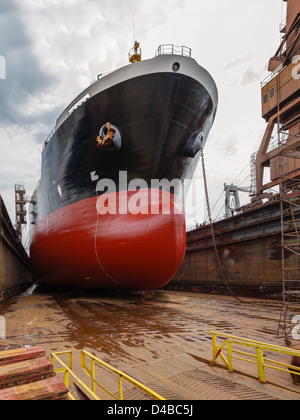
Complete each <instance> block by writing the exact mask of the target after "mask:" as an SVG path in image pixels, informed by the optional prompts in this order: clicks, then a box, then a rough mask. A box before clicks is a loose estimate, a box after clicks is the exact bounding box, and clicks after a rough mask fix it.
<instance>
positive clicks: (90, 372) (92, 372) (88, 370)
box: [51, 350, 165, 400]
mask: <svg viewBox="0 0 300 420" xmlns="http://www.w3.org/2000/svg"><path fill="white" fill-rule="evenodd" d="M65 355H67V356H68V363H67V364H66V363H65V362H63V361H62V360H61V358H60V357H59V356H65ZM86 358H89V360H90V367H88V366H87V364H86ZM54 361H57V362H58V363H59V364H60V365H61V366H62V367H61V368H57V369H55V373H63V374H64V383H65V385H66V387H67V388H68V389H69V390H70V376H72V378H73V380H74V381H75V383H76V382H77V383H78V384H79V385H81V387H82V389H83V392H86V393H87V395H88V396H90V397H92V398H93V399H95V400H101V398H100V397H99V396H98V395H97V393H96V386H98V387H99V388H100V389H101V390H102V391H105V393H107V394H108V395H109V396H110V397H112V398H113V399H115V400H123V399H124V398H123V384H122V380H125V381H127V382H128V383H130V384H131V385H133V386H134V387H136V388H138V389H139V390H140V391H142V392H144V393H145V394H147V395H148V396H149V397H151V398H153V399H155V400H165V398H163V397H161V396H160V395H159V394H157V393H156V392H154V391H152V390H151V389H149V388H148V387H146V386H145V385H143V384H142V383H140V382H138V381H137V380H136V379H134V378H131V377H130V376H129V375H127V374H126V373H123V372H121V371H120V370H118V369H115V368H114V367H113V366H110V365H109V364H108V363H106V362H104V361H103V360H100V359H98V358H97V357H96V356H94V355H93V354H91V353H89V352H87V351H85V350H82V351H81V353H80V367H81V369H82V370H83V371H84V372H85V374H87V376H88V377H89V378H90V379H91V383H92V387H91V388H89V387H88V386H87V385H86V384H85V383H84V382H83V381H82V380H81V379H80V378H79V377H78V375H76V374H75V373H74V372H73V370H72V367H73V356H72V352H71V351H64V352H59V353H52V354H51V362H52V364H53V365H54ZM97 364H98V365H100V366H102V367H103V368H105V369H106V370H108V371H110V372H112V373H114V374H115V375H117V379H118V393H119V395H118V396H117V395H115V394H114V393H113V392H111V391H110V390H108V389H107V388H106V387H105V386H104V385H103V384H101V383H100V382H99V381H98V380H97V379H96V365H97ZM69 397H70V399H71V400H75V399H76V398H75V397H74V396H73V395H72V393H71V392H69Z"/></svg>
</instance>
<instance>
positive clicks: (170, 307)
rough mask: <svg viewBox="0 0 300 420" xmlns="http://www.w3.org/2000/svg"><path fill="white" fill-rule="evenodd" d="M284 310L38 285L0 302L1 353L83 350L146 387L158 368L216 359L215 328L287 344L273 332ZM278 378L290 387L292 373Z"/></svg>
mask: <svg viewBox="0 0 300 420" xmlns="http://www.w3.org/2000/svg"><path fill="white" fill-rule="evenodd" d="M279 314H280V304H279V302H268V301H267V302H263V301H259V302H258V301H253V300H249V303H247V304H245V303H240V302H238V301H236V300H235V299H234V298H231V297H222V296H221V297H218V296H207V295H200V294H192V293H181V292H171V291H158V292H156V299H155V301H146V302H140V301H135V300H133V299H130V298H122V297H116V296H115V295H114V294H113V293H111V294H110V293H101V292H99V291H98V292H89V293H84V294H82V295H81V294H79V292H78V293H70V292H68V291H64V292H45V291H43V290H40V289H39V288H35V289H34V288H33V289H31V290H28V291H27V292H25V293H24V294H22V295H21V296H18V297H15V298H13V299H11V300H10V301H8V302H5V303H2V304H0V315H1V316H3V317H4V318H5V322H6V339H5V340H0V350H7V349H12V348H16V347H23V346H33V345H40V346H42V347H44V348H45V350H46V352H47V354H48V355H49V354H50V353H52V352H58V351H65V350H72V351H74V352H75V353H76V352H79V350H83V349H84V350H87V351H89V352H91V353H93V354H94V355H96V356H97V357H98V358H100V359H102V360H104V361H105V362H107V363H109V364H111V365H113V366H114V367H116V368H118V369H120V370H123V371H125V372H126V373H128V374H130V375H132V376H133V377H135V378H136V379H138V380H139V381H141V382H143V383H146V384H149V383H151V382H153V381H154V379H155V378H156V379H159V376H160V375H159V372H160V373H161V372H165V375H163V376H165V377H166V375H167V373H169V374H172V373H176V372H177V373H182V372H184V369H186V368H187V366H190V367H192V368H193V369H194V368H196V367H197V364H198V365H199V367H201V366H202V364H201V362H200V360H202V359H203V360H211V358H212V346H211V334H210V331H219V332H222V333H227V334H232V335H236V336H240V337H246V338H251V339H254V340H258V341H263V342H267V343H271V344H279V345H281V346H284V345H285V344H284V341H283V340H282V339H278V338H277V336H276V332H277V325H278V320H279ZM180 364H181V365H182V366H181V365H180ZM184 364H185V365H186V366H184ZM159 366H162V370H161V369H160V368H159ZM151 369H152V370H151ZM280 381H283V382H284V383H285V385H287V386H289V385H288V384H289V383H290V379H289V375H288V374H283V376H282V379H280ZM295 390H296V389H295ZM299 391H300V390H299Z"/></svg>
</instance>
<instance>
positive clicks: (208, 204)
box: [200, 147, 246, 303]
mask: <svg viewBox="0 0 300 420" xmlns="http://www.w3.org/2000/svg"><path fill="white" fill-rule="evenodd" d="M200 151H201V161H202V172H203V180H204V190H205V197H206V206H207V214H208V217H209V224H210V230H211V236H212V241H213V245H214V251H215V257H216V260H217V265H218V268H219V271H220V274H221V277H222V280H223V282H224V284H225V285H226V288H227V290H228V291H229V293H230V294H231V295H232V296H233V297H234V298H235V299H236V300H237V301H238V302H240V303H246V302H243V301H242V300H241V299H240V298H239V297H238V296H236V295H235V294H234V292H233V291H232V289H231V287H230V286H229V284H228V281H227V278H226V275H225V272H224V269H223V266H222V263H221V260H220V256H219V252H218V247H217V243H216V237H215V231H214V226H213V220H212V216H211V210H210V203H209V196H208V188H207V178H206V169H205V159H204V151H203V147H201V149H200Z"/></svg>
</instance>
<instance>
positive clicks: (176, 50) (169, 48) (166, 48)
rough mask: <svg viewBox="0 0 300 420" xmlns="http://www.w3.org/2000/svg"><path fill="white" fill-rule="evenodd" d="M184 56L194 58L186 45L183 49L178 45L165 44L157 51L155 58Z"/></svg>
mask: <svg viewBox="0 0 300 420" xmlns="http://www.w3.org/2000/svg"><path fill="white" fill-rule="evenodd" d="M167 54H170V55H182V56H184V57H189V58H191V57H192V50H191V48H189V47H185V46H184V45H183V46H181V47H178V46H176V45H173V44H163V45H160V46H159V47H158V49H157V51H156V54H155V56H156V57H157V56H159V55H167Z"/></svg>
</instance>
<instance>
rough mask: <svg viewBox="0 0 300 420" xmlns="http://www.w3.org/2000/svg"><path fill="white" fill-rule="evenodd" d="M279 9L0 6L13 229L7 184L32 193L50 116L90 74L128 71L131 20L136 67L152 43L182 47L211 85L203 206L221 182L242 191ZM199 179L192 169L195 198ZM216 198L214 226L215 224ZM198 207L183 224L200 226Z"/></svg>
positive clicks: (146, 4) (1, 103)
mask: <svg viewBox="0 0 300 420" xmlns="http://www.w3.org/2000/svg"><path fill="white" fill-rule="evenodd" d="M284 4H286V3H284ZM284 10H285V9H284V6H283V2H282V0H227V1H224V0H214V1H208V0H164V1H161V0H1V2H0V56H2V57H4V58H5V61H6V79H5V80H0V193H1V195H2V196H3V198H4V200H5V202H6V205H7V207H8V210H9V212H10V214H11V217H12V219H13V221H14V184H15V183H22V184H25V187H26V192H27V194H29V195H31V194H32V192H33V189H34V187H35V185H36V183H37V181H38V179H39V177H40V164H41V147H42V144H43V142H44V140H45V138H46V137H47V136H48V134H49V132H50V131H51V129H52V128H53V127H54V125H55V120H56V118H57V116H58V115H59V114H60V112H61V111H62V110H63V109H64V108H65V106H66V105H68V103H70V102H71V100H72V99H73V98H74V97H75V96H76V95H77V94H78V93H80V91H81V90H83V89H84V88H85V87H87V86H88V85H89V84H90V82H91V81H93V80H94V79H95V78H96V76H97V74H99V73H104V72H107V71H110V70H114V69H117V68H118V67H120V66H124V65H126V64H127V60H128V55H127V54H128V51H129V49H130V48H131V47H132V44H133V37H134V35H133V16H134V22H135V25H134V28H135V38H136V39H137V40H138V41H140V43H141V47H142V50H143V58H144V59H147V58H151V57H153V56H154V54H155V52H156V49H157V47H158V46H159V45H160V44H167V43H172V44H175V45H186V46H188V47H190V48H192V55H193V58H195V59H196V60H197V61H198V63H199V64H201V65H202V66H203V67H205V68H206V69H207V70H208V71H209V72H210V73H211V75H212V76H213V77H214V79H215V81H216V84H217V86H218V89H219V110H218V114H217V118H216V121H215V125H214V127H213V129H212V131H211V135H210V137H209V141H208V142H207V145H206V149H205V156H206V168H207V176H208V185H209V192H210V200H211V205H212V207H214V205H215V203H216V202H217V200H218V199H219V197H220V196H221V194H222V190H223V184H224V183H225V182H226V183H231V182H232V181H233V180H235V178H236V177H238V178H237V179H236V182H237V184H238V185H239V186H241V185H244V186H249V185H250V179H249V176H248V175H249V174H250V168H249V167H248V168H247V166H248V164H249V162H250V155H251V154H252V153H254V152H256V151H257V150H258V147H259V144H260V141H261V139H262V136H263V133H264V129H265V123H264V121H263V119H262V118H261V116H260V112H261V102H260V82H261V81H262V80H263V79H264V78H265V77H266V76H267V75H268V72H267V64H268V60H269V58H270V57H271V56H272V55H273V54H274V53H275V52H276V49H277V47H278V46H279V43H280V33H279V24H280V22H281V21H282V20H283V18H284V17H285V14H284ZM0 64H1V61H0ZM2 70H3V69H2ZM0 77H1V68H0ZM239 174H241V175H239ZM201 178H202V176H201V167H200V166H199V168H198V170H197V174H196V177H195V180H197V179H198V180H200V183H199V182H198V183H197V184H196V183H195V184H194V185H197V188H200V189H202V188H203V187H202V181H201ZM199 185H200V187H199ZM192 190H193V191H194V193H193V194H191V196H192V195H195V191H196V187H195V186H194V188H192ZM201 197H202V198H201ZM221 197H222V198H221V200H220V201H219V204H218V205H217V206H215V209H214V214H213V215H214V217H216V216H217V215H218V214H219V212H220V215H222V206H223V203H224V198H223V196H221ZM190 200H191V203H192V200H194V201H195V197H193V199H192V198H190ZM201 200H203V195H200V201H199V199H198V213H197V214H196V215H191V216H190V217H189V219H188V224H192V223H194V222H193V221H194V220H195V219H197V221H199V222H201V221H202V220H201V218H202V217H203V216H204V205H203V203H201ZM241 200H242V202H247V201H248V200H249V198H248V195H247V194H243V193H241Z"/></svg>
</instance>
